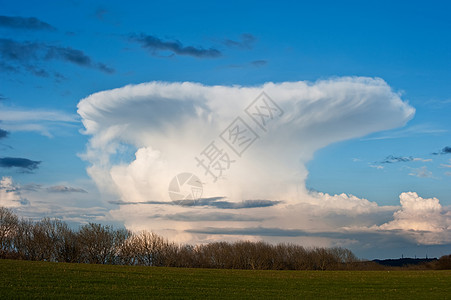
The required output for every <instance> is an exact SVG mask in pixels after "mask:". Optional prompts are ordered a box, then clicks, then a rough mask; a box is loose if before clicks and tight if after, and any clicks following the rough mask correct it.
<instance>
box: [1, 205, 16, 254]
mask: <svg viewBox="0 0 451 300" xmlns="http://www.w3.org/2000/svg"><path fill="white" fill-rule="evenodd" d="M18 225H19V219H18V218H17V216H16V215H15V214H14V213H13V212H12V211H11V210H10V209H8V208H5V207H0V257H3V258H5V257H10V256H11V255H12V253H13V252H14V237H15V235H16V234H17V226H18Z"/></svg>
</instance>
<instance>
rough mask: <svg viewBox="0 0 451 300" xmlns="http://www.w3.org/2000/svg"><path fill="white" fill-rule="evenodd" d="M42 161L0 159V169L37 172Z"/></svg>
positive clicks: (17, 158) (13, 158) (12, 158)
mask: <svg viewBox="0 0 451 300" xmlns="http://www.w3.org/2000/svg"><path fill="white" fill-rule="evenodd" d="M40 163H41V162H40V161H35V160H30V159H27V158H20V157H2V158H0V167H2V168H13V167H15V168H21V169H25V170H28V171H32V170H35V169H37V168H38V167H39V164H40Z"/></svg>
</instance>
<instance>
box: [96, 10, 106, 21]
mask: <svg viewBox="0 0 451 300" xmlns="http://www.w3.org/2000/svg"><path fill="white" fill-rule="evenodd" d="M107 13H108V10H106V9H105V8H97V9H96V11H95V13H94V15H95V16H96V18H97V19H99V20H100V21H103V20H104V19H105V15H106V14H107Z"/></svg>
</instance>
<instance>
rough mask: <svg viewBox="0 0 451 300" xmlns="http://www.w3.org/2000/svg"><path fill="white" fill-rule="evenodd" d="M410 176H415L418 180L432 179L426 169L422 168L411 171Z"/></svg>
mask: <svg viewBox="0 0 451 300" xmlns="http://www.w3.org/2000/svg"><path fill="white" fill-rule="evenodd" d="M409 175H410V176H415V177H419V178H432V172H431V171H429V170H428V168H427V167H425V166H423V167H421V168H419V169H413V170H412V172H411V173H409Z"/></svg>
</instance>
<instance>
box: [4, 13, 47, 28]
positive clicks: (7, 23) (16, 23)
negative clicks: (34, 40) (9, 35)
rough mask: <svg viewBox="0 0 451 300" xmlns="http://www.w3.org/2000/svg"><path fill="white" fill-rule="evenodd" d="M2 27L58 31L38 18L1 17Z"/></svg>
mask: <svg viewBox="0 0 451 300" xmlns="http://www.w3.org/2000/svg"><path fill="white" fill-rule="evenodd" d="M0 27H6V28H12V29H26V30H56V28H55V27H53V26H52V25H50V24H48V23H46V22H44V21H41V20H39V19H37V18H34V17H30V18H24V17H17V16H15V17H11V16H0Z"/></svg>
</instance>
